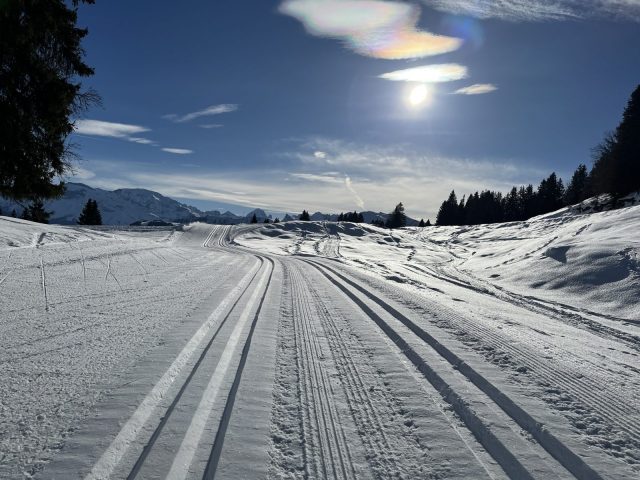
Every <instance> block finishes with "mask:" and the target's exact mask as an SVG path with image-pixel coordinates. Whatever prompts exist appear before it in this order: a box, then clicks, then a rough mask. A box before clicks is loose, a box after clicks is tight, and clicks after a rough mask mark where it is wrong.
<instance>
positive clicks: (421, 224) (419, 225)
mask: <svg viewBox="0 0 640 480" xmlns="http://www.w3.org/2000/svg"><path fill="white" fill-rule="evenodd" d="M424 226H425V223H424V220H423V219H422V218H421V219H420V221H419V222H418V227H420V228H423V227H424Z"/></svg>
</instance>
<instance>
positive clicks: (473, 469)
mask: <svg viewBox="0 0 640 480" xmlns="http://www.w3.org/2000/svg"><path fill="white" fill-rule="evenodd" d="M303 227H304V228H303V229H301V230H299V231H296V232H294V233H290V232H289V231H286V230H283V231H284V232H285V233H284V234H282V239H280V238H275V237H270V236H269V234H268V233H269V228H266V229H265V227H263V226H260V225H249V226H211V225H203V224H194V225H191V226H189V227H187V228H186V229H185V231H184V232H164V233H157V232H156V233H153V232H146V233H145V232H142V233H141V232H138V233H136V232H98V233H90V232H89V233H85V232H81V231H80V230H78V229H76V230H73V229H69V230H72V232H66V231H64V230H60V231H57V230H56V231H55V232H53V233H51V232H46V231H44V232H31V231H28V232H25V233H24V234H22V237H20V238H23V237H24V239H25V240H24V241H25V242H26V243H25V247H24V248H22V247H13V248H19V249H17V250H9V251H10V252H11V253H10V255H9V256H5V257H2V258H3V259H4V263H3V264H2V265H0V268H1V269H0V280H2V283H0V288H1V289H5V288H8V290H6V292H8V293H9V297H8V298H9V301H7V300H6V298H7V297H6V296H5V297H3V298H4V300H2V301H3V302H7V303H6V305H3V307H6V308H5V310H4V311H7V312H10V315H11V319H13V320H14V321H15V322H16V325H14V326H12V325H10V324H8V323H5V322H3V323H2V325H0V326H1V327H2V329H3V331H4V332H6V333H7V334H8V335H9V337H8V338H11V340H12V342H11V343H9V344H7V345H6V346H5V345H3V346H5V347H6V348H5V350H4V353H3V354H2V357H0V362H3V365H7V366H9V367H10V370H9V374H8V375H7V373H6V372H4V373H2V375H3V377H2V378H3V379H5V378H6V379H9V380H11V379H20V378H21V377H20V375H21V372H27V371H28V370H29V369H32V370H35V368H36V367H37V368H38V369H40V370H42V369H43V367H44V363H39V362H47V363H49V364H51V366H52V368H53V369H54V371H61V369H62V368H64V369H66V371H67V374H68V376H69V378H70V379H72V381H73V382H79V385H81V386H82V388H81V389H75V390H71V391H69V392H66V393H65V392H61V391H60V390H56V385H59V384H58V383H55V381H54V380H53V379H52V380H49V379H48V375H50V374H45V375H40V376H38V377H36V378H37V379H38V381H37V382H22V383H15V384H12V388H11V393H9V394H7V393H3V394H0V395H2V396H1V397H0V399H2V410H1V411H2V412H3V418H2V424H3V425H10V423H9V422H8V421H7V419H6V418H4V412H6V411H7V409H6V408H7V407H6V406H9V408H11V410H10V412H11V414H12V415H14V416H17V415H18V414H19V415H21V417H19V418H20V422H21V424H22V426H20V427H19V428H16V429H14V430H11V427H10V428H9V430H8V431H9V432H13V431H15V432H18V431H20V432H24V431H25V430H26V431H32V432H37V431H38V430H37V428H38V426H37V423H38V421H39V420H32V419H30V418H29V413H28V412H32V411H33V410H32V409H34V408H37V407H36V406H35V405H37V404H35V405H34V404H33V403H29V402H27V401H25V400H22V403H20V402H21V401H20V400H19V398H20V396H22V397H28V396H29V395H38V394H40V392H42V398H43V399H44V401H50V402H67V403H68V404H69V405H70V407H77V406H80V405H81V406H82V407H83V408H82V409H81V410H80V411H78V413H77V415H76V416H74V417H73V418H68V417H56V416H55V413H52V414H51V416H52V417H53V418H51V419H50V420H49V421H50V423H49V425H50V426H49V430H48V432H60V431H65V432H68V433H67V434H65V435H64V436H62V439H61V440H60V441H59V445H58V447H57V448H56V449H55V450H57V452H56V451H54V450H52V449H44V450H42V451H44V452H46V454H40V453H37V451H36V450H32V445H34V444H35V445H38V444H37V443H34V441H33V440H30V439H31V438H32V437H33V436H37V433H33V434H32V435H31V436H29V435H24V436H23V437H22V439H20V437H18V434H17V433H11V435H12V437H8V436H5V434H4V433H3V434H2V435H3V436H2V443H1V444H0V445H1V446H2V448H3V450H2V451H0V469H1V470H0V474H1V475H0V476H2V478H8V479H14V478H15V479H18V478H28V477H32V476H35V477H37V478H42V479H75V478H78V479H87V480H89V479H90V480H96V479H109V478H113V479H120V478H123V479H124V478H126V479H134V478H135V479H156V478H170V479H214V478H215V479H233V478H243V479H245V478H247V479H249V478H256V479H257V478H269V479H284V478H288V479H332V480H342V479H344V480H356V479H388V478H404V479H415V478H425V479H447V478H451V479H474V480H475V479H479V480H480V479H493V480H503V479H511V480H525V479H531V480H552V479H553V480H556V479H558V480H576V479H578V480H614V479H616V480H617V479H622V480H626V479H635V478H637V477H638V475H639V474H640V470H639V468H640V467H639V466H640V447H639V443H640V430H639V429H638V424H639V422H638V417H637V415H638V412H637V409H636V408H635V406H636V405H637V399H638V386H640V368H635V369H634V368H633V366H632V363H633V362H629V361H627V359H628V358H629V357H632V356H633V355H635V353H634V352H635V347H634V338H635V337H634V336H635V335H637V334H639V333H640V332H636V331H634V330H633V329H634V327H633V325H622V324H621V323H620V322H617V321H616V320H611V319H604V320H603V319H601V320H602V323H599V325H602V327H603V328H602V329H599V328H592V327H593V325H591V324H589V323H588V322H587V320H588V321H590V322H596V321H598V320H596V317H597V315H595V313H594V312H591V314H589V313H585V312H581V313H580V315H581V317H580V318H581V319H583V320H584V321H580V320H579V319H577V318H576V317H575V315H578V313H577V312H576V310H575V309H571V311H568V310H569V309H568V308H567V309H566V310H563V309H562V308H560V307H559V306H556V307H554V309H553V311H550V310H548V309H545V308H544V307H542V306H541V305H542V303H535V304H534V305H532V306H529V305H525V304H524V302H523V301H522V298H523V297H522V295H521V294H519V293H517V292H514V291H511V290H508V289H507V288H506V287H504V286H495V285H494V284H490V283H483V282H484V280H483V279H482V278H479V277H478V276H474V275H472V274H469V275H467V274H466V273H465V272H464V271H463V270H461V269H460V268H461V267H460V266H459V265H453V264H451V265H449V263H451V262H437V261H432V260H433V258H432V257H430V255H431V256H434V257H438V256H441V255H443V253H442V252H441V251H440V249H441V248H444V247H441V246H437V249H438V250H437V251H435V253H429V254H428V255H427V254H425V253H424V246H423V245H424V243H425V242H427V241H429V242H430V241H431V240H425V239H424V238H420V237H419V236H417V235H414V234H413V233H411V232H409V234H404V233H402V232H398V233H397V234H396V232H394V234H393V235H388V234H387V233H384V234H381V236H377V237H376V236H375V235H378V234H377V233H376V232H377V231H375V230H371V231H365V230H362V229H360V228H359V227H357V226H351V224H346V225H345V226H338V225H336V224H331V223H324V222H318V223H315V222H309V223H308V224H307V225H304V226H303ZM278 228H280V227H278ZM282 228H289V227H286V225H285V227H282ZM293 228H296V229H297V228H298V227H297V226H296V225H295V224H293ZM65 232H66V233H65ZM73 232H76V233H73ZM54 234H55V235H54ZM65 235H68V236H69V238H71V239H72V240H67V241H62V242H60V243H55V242H50V241H49V240H48V239H60V238H62V239H64V238H67V237H65ZM82 235H86V236H87V237H88V238H84V237H82ZM382 235H384V236H382ZM33 238H36V239H37V241H35V242H33V241H32V240H33ZM79 238H82V239H83V241H82V242H81V241H78V239H79ZM274 238H275V240H274ZM247 239H248V240H247ZM371 239H373V240H371ZM410 241H412V242H413V243H410ZM29 242H30V243H29ZM285 242H288V243H285ZM363 242H371V243H372V244H374V246H373V247H372V248H373V249H378V250H376V251H377V252H381V253H383V255H382V256H380V258H381V259H384V260H378V261H375V260H373V258H372V256H369V255H367V254H365V253H366V252H358V249H359V248H360V246H361V245H363ZM543 243H544V242H543ZM261 247H264V248H261ZM434 248H435V247H434ZM545 248H546V247H545ZM421 249H422V250H421ZM365 250H366V249H365ZM276 252H277V253H279V254H276ZM0 253H2V252H1V251H0ZM384 255H387V257H384ZM461 258H462V255H461ZM43 283H44V284H45V286H46V293H47V297H46V298H45V297H44V290H45V288H44V286H43ZM7 286H9V287H7ZM497 287H501V288H502V290H500V289H499V288H497ZM18 288H22V289H26V290H27V291H29V292H30V295H28V296H27V297H26V298H24V297H19V296H18V295H17V292H18ZM540 302H548V300H544V299H541V300H540ZM84 305H91V306H92V308H93V312H92V313H91V314H90V315H91V317H90V319H91V321H88V322H87V321H83V320H82V318H81V317H80V314H81V311H82V309H83V308H84ZM547 305H548V303H547ZM122 314H124V315H129V324H127V323H124V322H123V320H124V318H121V316H120V315H122ZM587 317H588V318H587ZM94 318H96V320H94ZM64 319H66V321H65V320H64ZM98 319H100V320H101V322H100V321H98ZM103 324H104V325H103ZM589 325H591V327H589ZM114 326H115V327H116V328H115V329H114V330H113V331H112V329H113V328H114ZM40 330H42V332H40ZM612 330H615V334H612ZM33 332H37V333H35V334H34V333H33ZM96 334H97V335H99V336H100V338H99V339H96V338H94V336H95V335H96ZM110 334H112V335H113V338H110ZM147 336H149V337H151V338H152V339H153V340H152V341H151V343H150V344H148V343H145V341H146V340H145V337H147ZM105 343H106V344H107V346H105V345H104V344H105ZM93 349H97V352H92V350H93ZM599 349H600V350H599ZM68 352H72V355H68ZM107 352H108V356H109V361H104V360H101V357H100V355H102V356H104V355H106V354H107ZM624 352H631V353H624ZM75 356H77V357H79V358H78V360H77V361H75V362H74V361H73V357H75ZM635 358H637V357H635ZM84 364H86V365H87V366H88V367H89V368H91V369H93V371H94V372H95V375H96V379H95V380H94V381H87V380H86V379H84V378H86V377H85V373H84V372H85V370H83V369H81V368H80V367H79V366H80V365H84ZM56 369H57V370H56ZM53 378H55V377H53ZM82 379H84V380H82ZM607 381H608V382H609V384H608V383H607ZM16 412H17V413H16ZM48 412H55V410H51V409H49V410H48ZM49 434H50V433H49ZM54 434H55V433H54ZM45 435H46V434H45ZM11 439H13V441H15V440H16V439H18V441H19V442H23V443H21V444H20V445H22V447H27V448H26V449H25V448H23V450H22V453H21V454H20V455H17V454H16V455H13V456H10V455H12V454H11V453H10V452H11V450H10V449H9V448H7V445H9V442H10V441H12V440H11ZM45 445H46V442H45ZM29 452H33V453H29ZM30 464H32V465H37V467H35V468H31V469H29V467H28V465H30Z"/></svg>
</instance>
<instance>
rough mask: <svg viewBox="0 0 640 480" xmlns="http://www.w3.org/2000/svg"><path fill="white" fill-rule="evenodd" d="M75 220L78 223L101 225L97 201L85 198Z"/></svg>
mask: <svg viewBox="0 0 640 480" xmlns="http://www.w3.org/2000/svg"><path fill="white" fill-rule="evenodd" d="M77 222H78V225H102V215H101V214H100V210H99V209H98V202H97V201H95V200H92V199H89V200H87V203H85V205H84V207H83V209H82V212H80V216H79V217H78V221H77Z"/></svg>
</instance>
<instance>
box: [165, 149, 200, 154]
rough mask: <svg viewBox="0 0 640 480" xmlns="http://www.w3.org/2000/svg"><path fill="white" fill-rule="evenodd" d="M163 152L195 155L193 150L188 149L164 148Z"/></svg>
mask: <svg viewBox="0 0 640 480" xmlns="http://www.w3.org/2000/svg"><path fill="white" fill-rule="evenodd" d="M162 151H163V152H167V153H174V154H176V155H189V154H191V153H193V150H188V149H186V148H163V149H162Z"/></svg>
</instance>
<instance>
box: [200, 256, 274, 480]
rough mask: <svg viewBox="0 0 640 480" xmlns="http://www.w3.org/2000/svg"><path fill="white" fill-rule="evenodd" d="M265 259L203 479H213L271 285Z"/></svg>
mask: <svg viewBox="0 0 640 480" xmlns="http://www.w3.org/2000/svg"><path fill="white" fill-rule="evenodd" d="M258 258H260V259H261V260H263V261H264V259H263V258H262V257H258ZM265 258H266V257H265ZM266 260H267V261H268V262H270V263H271V271H270V272H269V278H268V279H267V284H266V285H265V287H264V292H263V294H262V298H261V299H260V303H259V304H258V308H257V309H256V313H255V315H254V317H253V321H252V322H251V328H250V330H249V334H248V335H247V338H246V340H245V343H244V346H243V347H242V354H241V356H240V362H239V363H238V368H237V369H236V374H235V377H234V379H233V384H232V385H231V389H230V390H229V395H228V396H227V401H226V403H225V406H224V410H223V412H222V417H221V418H220V423H219V425H218V429H217V431H216V436H215V439H214V442H213V447H212V448H211V452H210V454H209V459H208V461H207V466H206V468H205V471H204V474H203V475H202V478H203V480H213V479H214V478H215V476H216V470H217V468H218V464H219V462H220V455H221V454H222V447H223V445H224V439H225V435H226V433H227V428H228V426H229V422H230V420H231V414H232V411H233V406H234V404H235V400H236V395H237V393H238V388H239V387H240V381H241V380H242V373H243V372H244V367H245V365H246V363H247V358H248V356H249V350H250V349H251V341H252V339H253V334H254V332H255V329H256V325H257V323H258V318H259V317H260V313H261V311H262V306H263V304H264V301H265V298H266V297H267V293H268V292H269V286H270V285H271V279H272V278H273V271H274V270H275V262H274V261H273V260H272V259H270V258H266Z"/></svg>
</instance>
